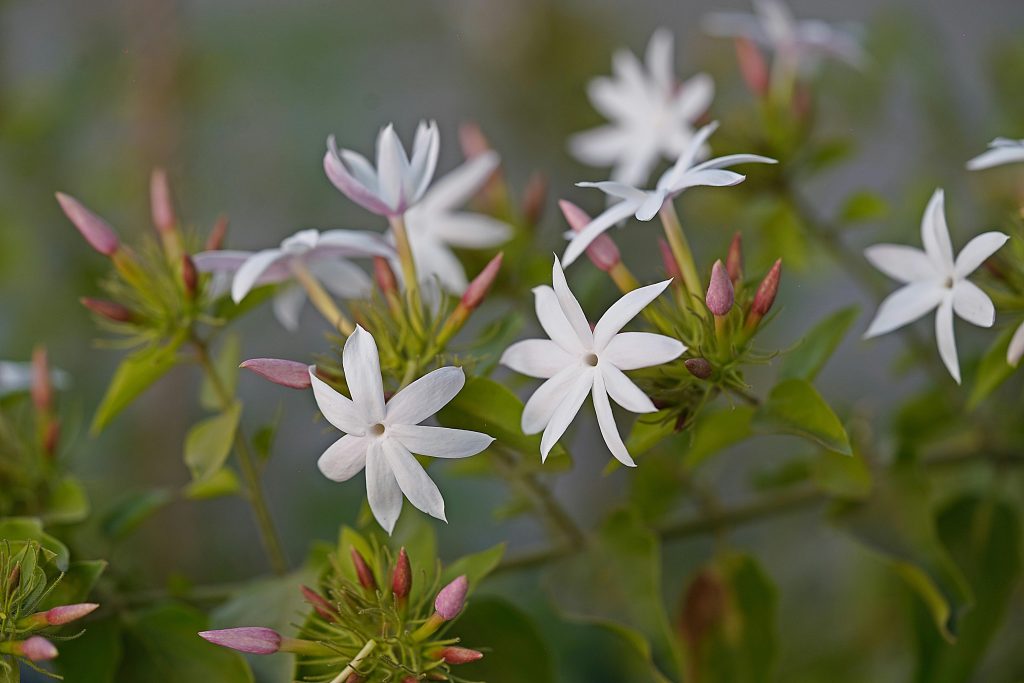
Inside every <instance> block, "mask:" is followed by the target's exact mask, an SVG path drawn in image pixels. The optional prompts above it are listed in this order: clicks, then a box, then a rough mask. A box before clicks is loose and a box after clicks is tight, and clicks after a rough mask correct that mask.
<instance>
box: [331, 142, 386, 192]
mask: <svg viewBox="0 0 1024 683" xmlns="http://www.w3.org/2000/svg"><path fill="white" fill-rule="evenodd" d="M339 156H340V157H341V159H342V161H344V162H345V164H346V166H347V167H348V170H349V171H350V172H351V174H352V175H353V176H354V177H355V179H356V180H358V181H359V182H360V183H362V184H363V187H366V188H367V189H370V190H376V189H377V171H375V170H374V169H373V164H371V163H370V162H369V161H368V160H367V159H366V157H364V156H363V155H362V154H360V153H359V152H353V151H352V150H350V149H343V150H340V152H339Z"/></svg>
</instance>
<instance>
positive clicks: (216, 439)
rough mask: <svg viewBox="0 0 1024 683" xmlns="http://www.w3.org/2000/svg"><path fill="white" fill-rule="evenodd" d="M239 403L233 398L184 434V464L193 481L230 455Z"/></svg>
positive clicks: (213, 471)
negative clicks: (229, 404)
mask: <svg viewBox="0 0 1024 683" xmlns="http://www.w3.org/2000/svg"><path fill="white" fill-rule="evenodd" d="M241 417H242V403H241V401H235V402H234V403H232V404H231V406H230V407H229V408H228V409H227V410H225V411H224V412H223V413H221V414H220V415H214V416H213V417H208V418H206V419H205V420H202V421H201V422H198V423H196V424H195V425H194V426H193V427H192V429H190V430H188V435H187V436H186V437H185V464H186V465H188V468H189V470H190V471H191V472H192V480H193V481H205V480H206V479H208V478H210V477H212V476H213V475H214V474H216V473H217V472H218V471H220V469H221V468H222V467H223V466H224V463H225V462H226V461H227V459H228V456H229V455H231V446H232V444H233V443H234V442H235V432H237V431H238V421H239V420H240V419H241Z"/></svg>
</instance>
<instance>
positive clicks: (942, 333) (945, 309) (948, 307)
mask: <svg viewBox="0 0 1024 683" xmlns="http://www.w3.org/2000/svg"><path fill="white" fill-rule="evenodd" d="M935 340H936V341H937V342H938V344H939V356H941V357H942V362H943V363H944V364H945V365H946V369H947V370H949V374H950V375H952V376H953V379H954V380H956V383H957V384H960V361H959V359H958V358H957V357H956V335H955V334H954V332H953V297H951V296H947V297H946V298H945V299H943V301H942V303H941V304H939V308H938V310H937V311H936V312H935Z"/></svg>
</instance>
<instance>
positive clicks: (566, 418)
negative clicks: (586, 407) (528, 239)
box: [501, 258, 686, 467]
mask: <svg viewBox="0 0 1024 683" xmlns="http://www.w3.org/2000/svg"><path fill="white" fill-rule="evenodd" d="M551 281H552V285H553V287H547V286H541V287H537V288H535V289H534V290H533V293H534V297H535V300H536V308H537V319H538V320H539V321H540V324H541V327H543V328H544V331H545V332H546V333H547V335H548V337H549V338H550V339H527V340H525V341H520V342H516V343H515V344H513V345H512V346H510V347H508V348H507V349H506V350H505V353H504V354H502V356H501V364H502V365H504V366H506V367H509V368H511V369H513V370H515V371H516V372H520V373H522V374H524V375H529V376H530V377H539V378H541V379H545V380H547V381H546V382H544V383H543V384H541V385H540V387H539V388H538V389H537V391H535V392H534V393H533V395H532V396H531V397H530V399H529V400H528V401H527V402H526V406H525V407H524V408H523V420H522V428H523V432H524V433H526V434H536V433H537V432H540V431H542V430H543V432H544V434H543V436H542V437H541V442H540V454H541V459H542V460H544V459H546V458H547V456H548V453H549V452H550V451H551V449H552V447H554V445H555V442H557V441H558V439H559V438H561V436H562V435H563V434H564V433H565V430H566V429H568V427H569V423H570V422H572V420H573V418H575V417H576V413H578V412H579V410H580V406H582V405H583V401H584V400H585V399H586V398H587V394H591V395H592V396H593V400H594V411H595V412H596V413H597V423H598V426H599V427H600V429H601V436H602V437H604V442H605V443H606V444H607V445H608V450H610V451H611V453H612V455H614V456H615V458H616V459H618V460H619V461H620V462H621V463H623V464H624V465H628V466H630V467H635V466H636V463H634V462H633V458H631V457H630V455H629V452H628V451H627V450H626V446H625V444H624V443H623V442H622V437H621V436H620V435H619V432H618V429H617V428H616V426H615V418H614V416H613V415H612V407H611V404H610V403H609V401H608V397H609V396H610V397H611V398H612V399H613V400H614V401H615V402H616V403H618V404H619V405H620V406H622V407H623V408H625V409H626V410H629V411H632V412H634V413H653V412H655V411H656V410H657V408H655V407H654V404H653V403H652V402H651V399H650V398H648V397H647V395H646V394H644V392H643V391H641V390H640V388H639V387H638V386H637V385H636V384H634V383H633V381H632V380H631V379H629V378H628V377H627V376H626V375H625V373H624V372H623V370H637V369H639V368H646V367H651V366H654V365H660V364H662V363H667V362H669V361H670V360H673V359H675V358H678V357H679V356H680V355H681V354H682V353H683V352H684V351H686V347H685V346H683V344H682V343H681V342H679V341H678V340H676V339H672V338H671V337H666V336H664V335H661V334H652V333H650V332H620V330H621V329H622V328H623V327H624V326H625V325H626V323H628V322H629V321H630V320H632V319H633V318H634V317H636V316H637V314H639V313H640V311H642V310H643V309H644V308H645V307H646V306H647V305H648V304H649V303H651V302H652V301H654V299H655V298H657V297H658V295H659V294H661V293H662V292H663V291H665V288H666V287H668V285H669V283H670V282H671V280H666V281H665V282H659V283H657V284H654V285H648V286H646V287H640V288H639V289H634V290H633V291H631V292H629V293H628V294H625V295H624V296H623V297H622V298H621V299H619V300H618V301H616V302H615V303H614V304H612V306H611V308H609V309H608V310H607V311H606V312H605V314H604V315H603V316H602V317H601V319H600V320H599V321H598V323H597V325H596V326H595V327H594V329H593V330H591V329H590V324H589V323H588V322H587V318H586V316H585V315H584V314H583V309H582V308H580V304H579V302H578V301H577V300H576V297H575V296H573V293H572V292H571V291H570V290H569V285H568V284H567V283H566V281H565V273H563V272H562V266H561V265H560V264H559V263H558V259H557V258H556V259H555V265H554V267H553V268H552V270H551Z"/></svg>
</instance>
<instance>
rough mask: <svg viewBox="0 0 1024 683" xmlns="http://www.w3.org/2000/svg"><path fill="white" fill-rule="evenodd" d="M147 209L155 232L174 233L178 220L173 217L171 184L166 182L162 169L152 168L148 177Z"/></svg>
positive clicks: (165, 174)
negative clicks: (151, 217)
mask: <svg viewBox="0 0 1024 683" xmlns="http://www.w3.org/2000/svg"><path fill="white" fill-rule="evenodd" d="M149 209H150V212H151V214H152V216H153V227H155V228H156V230H157V232H159V233H162V234H166V233H171V232H174V230H175V226H176V225H177V223H178V219H177V218H176V217H175V215H174V202H173V201H172V200H171V184H170V183H169V182H168V181H167V172H166V171H164V169H162V168H154V169H153V173H152V174H151V175H150V176H149Z"/></svg>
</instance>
